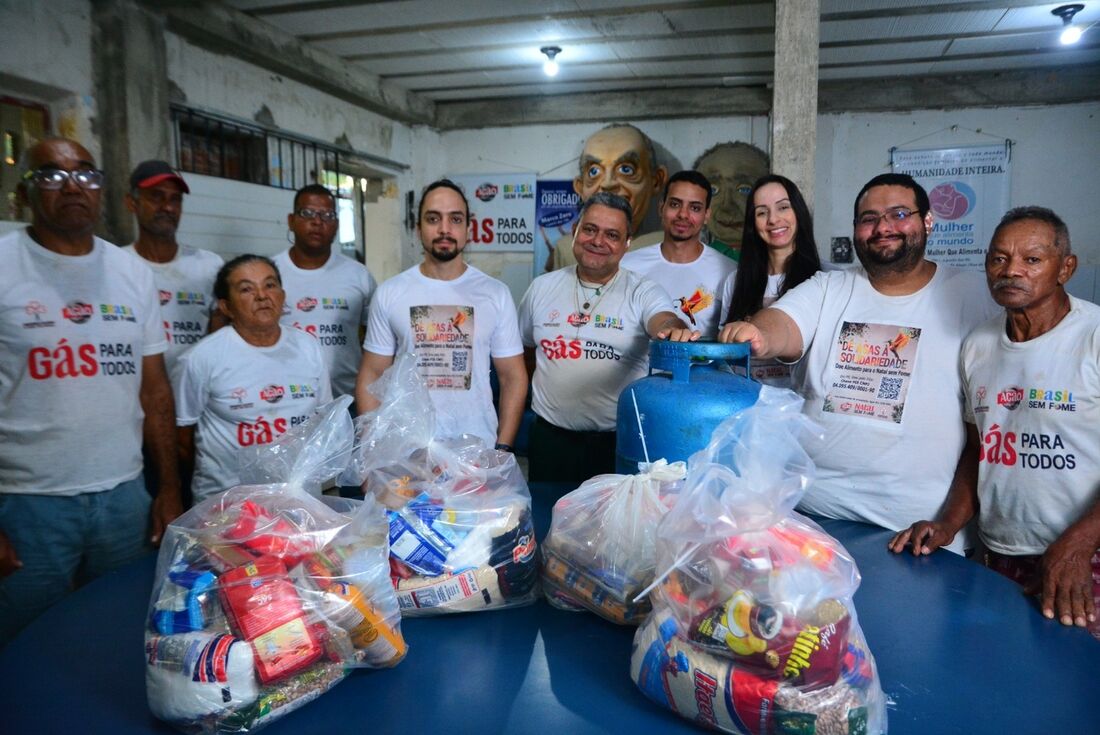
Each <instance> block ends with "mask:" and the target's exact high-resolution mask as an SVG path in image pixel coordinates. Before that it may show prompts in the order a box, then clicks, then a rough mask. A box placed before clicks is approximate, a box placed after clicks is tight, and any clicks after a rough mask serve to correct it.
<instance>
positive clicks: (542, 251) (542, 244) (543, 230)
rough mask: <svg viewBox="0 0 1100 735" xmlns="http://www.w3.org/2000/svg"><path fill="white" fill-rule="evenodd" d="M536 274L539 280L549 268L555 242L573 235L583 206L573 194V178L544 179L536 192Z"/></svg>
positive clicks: (579, 199)
mask: <svg viewBox="0 0 1100 735" xmlns="http://www.w3.org/2000/svg"><path fill="white" fill-rule="evenodd" d="M535 191H536V194H537V196H536V207H535V221H536V222H537V224H538V229H537V231H536V232H535V272H534V276H535V277H536V278H538V277H539V276H541V275H542V274H543V273H546V272H547V271H549V270H550V268H549V267H548V265H549V259H550V255H551V253H553V252H554V243H556V242H557V241H558V240H560V239H561V238H563V237H566V236H568V235H571V234H572V232H573V220H575V219H576V218H577V210H578V209H579V208H580V206H581V197H580V195H579V194H577V192H575V191H573V179H545V180H542V179H540V180H539V182H538V185H537V187H536V189H535Z"/></svg>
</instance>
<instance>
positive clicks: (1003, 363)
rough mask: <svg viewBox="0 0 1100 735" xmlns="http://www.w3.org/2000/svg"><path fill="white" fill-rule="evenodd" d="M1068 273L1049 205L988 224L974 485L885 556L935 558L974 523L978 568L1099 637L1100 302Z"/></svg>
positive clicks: (975, 390) (971, 398)
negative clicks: (991, 306) (991, 307)
mask: <svg viewBox="0 0 1100 735" xmlns="http://www.w3.org/2000/svg"><path fill="white" fill-rule="evenodd" d="M1076 269H1077V258H1076V256H1074V255H1073V253H1072V252H1071V250H1070V242H1069V230H1068V229H1067V228H1066V225H1065V222H1063V221H1062V219H1061V218H1060V217H1058V215H1056V214H1055V213H1054V212H1052V211H1050V210H1049V209H1044V208H1042V207H1020V208H1017V209H1013V210H1011V211H1010V212H1008V213H1007V214H1006V215H1005V216H1004V218H1003V219H1002V220H1001V222H1000V224H999V225H998V226H997V229H996V230H995V231H994V233H993V238H992V241H991V242H990V244H989V251H988V252H987V253H986V261H985V270H986V279H987V281H988V284H989V290H990V291H991V293H992V294H993V298H994V299H995V300H996V302H997V303H998V304H1000V305H1001V306H1003V307H1004V313H1003V314H998V315H997V316H995V317H994V318H993V319H991V320H989V321H988V322H986V323H985V324H982V325H981V326H980V327H978V328H977V329H975V330H974V331H973V332H972V333H971V334H970V336H969V337H967V339H966V341H965V342H963V346H962V354H961V356H960V359H959V364H960V369H961V371H962V374H963V384H964V387H965V390H966V400H967V414H966V420H967V422H968V424H967V429H968V431H969V433H970V439H971V440H970V442H969V444H968V449H970V452H969V454H967V455H965V457H964V460H965V461H966V462H967V467H968V473H967V476H968V477H969V478H970V480H971V481H970V482H967V483H961V484H959V485H957V486H956V487H953V488H952V492H951V495H950V496H949V497H948V501H947V505H946V507H945V508H944V510H943V512H942V513H941V514H940V515H939V517H938V519H937V520H935V521H930V520H924V521H918V522H917V523H914V524H913V525H912V526H910V527H909V528H908V529H906V530H904V531H902V532H901V533H899V534H897V535H896V536H895V537H894V539H893V540H892V542H891V548H892V549H893V550H894V551H899V552H900V551H902V549H904V548H905V546H906V545H910V546H911V547H912V549H913V553H914V554H931V553H932V552H933V551H935V550H936V549H937V548H939V547H940V546H943V545H945V544H948V543H950V542H951V541H952V540H953V539H954V537H955V535H956V534H957V533H958V532H959V530H960V529H961V528H963V527H964V526H965V525H966V524H967V523H968V522H969V521H970V520H971V518H973V517H974V516H975V515H977V517H978V535H979V536H980V538H981V541H982V543H983V544H984V545H985V548H986V553H985V559H984V561H985V563H986V564H987V565H988V566H989V567H991V568H993V569H995V570H997V571H998V572H1000V573H1002V574H1004V575H1005V576H1007V577H1009V578H1011V579H1014V580H1016V581H1017V582H1019V583H1020V584H1021V585H1023V586H1024V588H1025V589H1026V590H1028V591H1029V592H1031V593H1041V599H1040V608H1041V609H1042V612H1043V614H1044V615H1045V616H1046V617H1048V618H1051V619H1054V618H1057V619H1059V620H1060V621H1061V622H1062V623H1063V624H1064V625H1077V626H1081V627H1087V628H1088V629H1089V632H1091V633H1092V634H1093V635H1094V636H1096V637H1098V638H1100V622H1098V621H1097V618H1098V612H1100V611H1098V610H1097V608H1098V607H1100V553H1097V549H1098V548H1100V307H1097V306H1096V305H1095V304H1091V303H1089V302H1087V301H1082V300H1080V299H1077V298H1074V297H1073V296H1070V295H1069V294H1067V293H1066V290H1065V283H1066V282H1067V281H1069V279H1070V278H1071V277H1072V276H1073V273H1074V271H1075V270H1076ZM975 474H976V482H975V481H974V480H975Z"/></svg>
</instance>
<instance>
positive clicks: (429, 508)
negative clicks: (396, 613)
mask: <svg viewBox="0 0 1100 735" xmlns="http://www.w3.org/2000/svg"><path fill="white" fill-rule="evenodd" d="M369 390H370V392H371V393H372V394H373V395H374V396H375V397H376V398H377V399H378V400H379V406H378V407H377V408H376V409H375V410H373V411H369V412H366V413H364V414H363V415H361V416H360V417H359V419H358V420H357V423H358V437H359V438H358V444H357V449H356V452H355V454H354V457H353V461H352V467H353V471H354V476H355V477H354V480H355V482H358V483H362V484H363V487H364V490H365V492H366V493H367V494H368V495H369V496H371V497H374V498H375V499H377V500H378V502H379V503H381V504H382V505H383V506H384V507H385V508H386V516H387V520H388V530H389V543H390V576H391V581H392V583H393V588H394V591H395V592H396V595H397V602H398V605H399V606H400V608H401V613H402V615H408V616H422V615H438V614H442V613H450V612H468V611H476V610H486V609H493V608H500V607H510V606H514V605H522V604H529V603H531V602H533V601H534V599H535V596H536V586H537V582H538V559H537V555H536V544H535V532H534V524H533V520H532V515H531V495H530V492H529V491H528V489H527V483H526V481H525V480H524V479H523V474H522V472H521V471H520V469H519V465H517V464H516V460H515V457H514V456H513V455H512V454H511V453H508V452H502V451H498V450H496V449H493V448H490V447H487V446H485V444H484V442H483V441H482V440H481V439H480V438H478V437H472V436H467V435H462V436H456V437H440V436H436V435H435V434H436V432H435V420H434V417H435V408H434V406H433V404H432V402H431V397H430V395H429V394H428V390H427V387H426V386H425V385H424V383H423V380H422V379H421V378H420V375H419V373H418V372H417V370H416V362H415V357H414V356H413V355H400V356H398V358H397V359H396V360H395V362H394V364H393V365H392V366H391V367H390V368H388V369H387V370H386V372H385V373H383V375H382V377H381V378H379V380H378V381H377V382H376V383H374V384H373V385H372V386H370V388H369Z"/></svg>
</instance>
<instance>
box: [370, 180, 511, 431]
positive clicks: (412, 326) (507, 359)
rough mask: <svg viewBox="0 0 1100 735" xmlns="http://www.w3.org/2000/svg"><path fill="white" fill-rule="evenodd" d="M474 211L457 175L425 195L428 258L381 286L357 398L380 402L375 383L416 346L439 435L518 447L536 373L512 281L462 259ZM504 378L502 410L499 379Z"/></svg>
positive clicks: (421, 219)
mask: <svg viewBox="0 0 1100 735" xmlns="http://www.w3.org/2000/svg"><path fill="white" fill-rule="evenodd" d="M469 230H470V208H469V205H468V204H467V202H466V196H465V195H464V194H463V193H462V190H461V189H459V188H458V185H457V184H455V183H454V182H452V181H450V180H448V179H440V180H439V181H436V182H434V183H431V184H429V185H428V186H427V187H426V188H425V189H424V192H423V194H421V197H420V211H419V214H418V217H417V231H418V232H419V234H420V243H421V245H422V246H423V248H424V260H423V262H422V263H420V265H417V266H414V267H412V268H410V269H409V270H407V271H405V272H404V273H400V274H398V275H397V276H394V277H393V278H391V279H389V280H388V281H386V282H385V283H383V284H382V285H381V286H379V287H378V290H377V291H376V292H375V296H374V301H373V303H372V306H371V310H370V316H369V318H368V321H367V337H366V340H365V341H364V342H363V350H364V352H363V361H362V364H361V365H360V368H359V379H358V381H357V383H356V388H355V396H356V403H357V405H358V408H359V411H360V412H363V411H369V410H372V409H374V408H376V407H377V400H376V399H375V398H374V397H373V396H372V395H371V393H370V391H369V390H367V388H368V387H369V386H370V384H371V383H373V382H374V381H375V380H377V379H378V377H379V376H381V375H382V372H383V371H384V370H385V369H386V368H387V367H389V366H390V365H392V364H393V360H394V356H395V355H396V354H397V353H398V352H399V351H400V352H414V353H416V357H417V368H418V369H419V371H420V375H421V376H422V377H423V378H424V381H425V382H426V383H427V385H428V389H429V391H430V393H431V397H432V403H433V404H434V405H435V408H436V427H437V429H436V433H437V435H438V436H456V435H458V434H473V435H476V436H479V437H481V438H482V439H483V440H484V441H485V442H486V443H487V444H488V445H489V446H493V445H496V447H497V448H498V449H504V450H505V451H511V450H512V443H513V442H514V440H515V437H516V432H517V431H518V430H519V424H520V419H521V418H522V415H523V403H524V400H525V399H526V398H527V370H526V368H525V367H524V363H523V344H522V343H521V342H520V337H519V327H518V326H517V324H516V306H515V302H514V301H513V300H512V295H511V292H509V290H508V287H507V286H506V285H504V284H503V283H501V282H500V281H498V280H496V279H495V278H490V277H489V276H487V275H485V274H484V273H482V272H481V271H479V270H478V269H477V268H474V267H473V266H470V265H468V264H467V263H466V262H465V261H463V259H462V251H463V250H465V248H466V241H467V239H468V237H469ZM490 359H492V364H493V367H494V368H496V371H497V376H498V378H499V379H500V401H499V414H498V413H494V411H493V395H492V389H491V388H490V385H489V361H490Z"/></svg>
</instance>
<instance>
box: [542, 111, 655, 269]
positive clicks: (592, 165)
mask: <svg viewBox="0 0 1100 735" xmlns="http://www.w3.org/2000/svg"><path fill="white" fill-rule="evenodd" d="M667 180H668V170H667V169H666V168H665V167H664V166H659V165H657V151H656V149H655V148H654V146H653V141H652V140H650V139H649V136H647V135H646V134H645V133H643V132H642V131H641V130H639V129H638V128H636V127H634V126H633V125H628V124H625V123H612V124H611V125H608V126H606V127H604V128H601V129H600V130H598V131H596V132H595V133H593V134H592V135H590V136H589V137H588V140H586V141H585V143H584V149H583V150H582V152H581V156H580V159H579V169H578V174H577V177H576V178H575V179H573V190H574V191H575V192H577V194H579V195H580V198H581V201H582V202H583V201H587V200H588V198H589V197H591V196H592V195H593V194H596V193H597V192H601V191H602V192H608V193H610V194H617V195H618V196H621V197H623V198H625V199H626V200H627V201H628V202H630V209H631V212H632V213H633V217H632V218H631V222H630V227H631V231H633V232H637V231H638V228H640V227H641V226H642V222H643V221H644V220H645V218H646V215H647V214H649V210H650V207H651V206H652V204H653V202H654V201H655V200H659V199H660V196H661V192H662V191H664V188H665V182H666V181H667ZM663 234H664V233H663V232H655V233H647V234H645V235H641V236H639V237H636V238H634V243H635V246H636V247H644V246H645V245H653V244H655V243H658V242H660V241H661V239H662V237H663ZM576 262H577V261H576V259H575V258H574V257H573V236H572V235H567V236H564V237H562V238H560V239H559V240H558V241H557V242H556V243H554V268H555V269H557V268H564V267H565V266H568V265H573V264H575V263H576Z"/></svg>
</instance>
